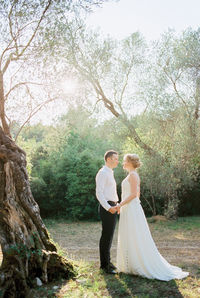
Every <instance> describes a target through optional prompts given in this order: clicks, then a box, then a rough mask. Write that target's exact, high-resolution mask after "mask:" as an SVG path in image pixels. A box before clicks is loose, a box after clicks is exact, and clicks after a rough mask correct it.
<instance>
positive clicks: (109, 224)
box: [99, 201, 117, 268]
mask: <svg viewBox="0 0 200 298" xmlns="http://www.w3.org/2000/svg"><path fill="white" fill-rule="evenodd" d="M108 203H109V204H110V205H111V206H115V205H116V203H115V202H112V201H109V202H108ZM99 214H100V218H101V221H102V233H101V238H100V242H99V251H100V267H101V268H105V267H107V266H108V265H109V263H110V248H111V244H112V239H113V234H114V231H115V225H116V221H117V213H115V214H112V213H110V212H109V211H106V209H104V208H103V207H102V206H101V205H100V208H99Z"/></svg>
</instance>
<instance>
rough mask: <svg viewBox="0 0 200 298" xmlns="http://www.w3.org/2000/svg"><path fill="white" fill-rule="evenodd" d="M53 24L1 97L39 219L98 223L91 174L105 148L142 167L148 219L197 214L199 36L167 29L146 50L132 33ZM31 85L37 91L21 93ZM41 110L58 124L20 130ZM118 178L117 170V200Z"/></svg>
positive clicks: (199, 208)
mask: <svg viewBox="0 0 200 298" xmlns="http://www.w3.org/2000/svg"><path fill="white" fill-rule="evenodd" d="M57 22H58V23H57V26H55V28H52V30H50V31H48V32H45V35H44V36H43V35H42V32H41V36H43V37H44V40H38V42H39V41H40V42H41V41H42V42H41V44H40V43H39V44H38V46H37V49H38V52H37V51H36V52H34V57H33V58H34V59H31V61H30V65H28V64H23V69H22V72H20V76H18V78H17V79H18V81H20V83H19V82H18V83H17V84H16V85H15V86H14V87H12V90H13V91H14V95H12V97H10V92H9V91H8V92H7V97H8V98H9V97H10V99H9V100H8V99H6V105H7V107H8V111H9V113H8V114H7V115H6V116H7V117H8V119H13V120H12V121H10V123H9V124H10V127H11V129H12V134H13V137H14V138H15V139H16V141H17V143H18V144H19V146H21V147H22V148H24V149H25V151H26V152H27V157H28V170H29V175H30V178H31V185H32V191H33V194H34V197H35V199H36V200H37V201H38V203H39V205H40V208H41V213H42V215H43V216H65V217H66V218H69V219H92V218H93V219H96V218H97V205H98V204H97V201H96V199H95V175H96V172H97V170H98V169H99V167H100V166H101V165H102V164H103V158H102V157H103V155H104V152H105V151H106V150H108V149H111V148H113V149H115V150H117V151H119V153H120V157H122V156H123V154H125V153H127V152H135V153H137V154H139V156H140V158H141V160H142V161H143V166H142V167H141V169H140V176H141V180H142V192H141V200H142V203H143V206H144V209H145V212H146V214H147V215H152V214H153V215H155V214H164V215H165V216H167V217H168V218H176V217H177V216H178V215H179V216H180V215H192V214H199V213H200V204H199V181H200V62H199V61H200V29H197V30H192V29H191V28H188V29H187V30H185V31H184V32H182V33H181V34H176V32H175V31H173V30H169V31H168V32H165V33H163V34H162V36H161V37H160V39H159V40H157V41H154V42H151V43H148V44H147V42H146V41H145V39H144V38H143V36H142V35H141V34H140V33H139V32H134V33H133V34H131V35H130V36H128V37H127V38H125V39H123V40H114V39H112V38H110V37H108V38H107V37H105V36H102V35H101V34H100V32H99V31H97V30H95V31H92V30H89V29H88V28H87V26H86V25H85V24H84V20H83V19H79V18H77V17H75V18H74V19H73V20H71V21H69V20H68V18H67V15H65V14H64V15H63V18H62V19H60V20H57ZM47 37H48V38H47ZM41 45H42V46H41ZM40 50H42V53H43V54H42V55H41V53H40ZM9 61H10V60H9ZM24 63H25V62H24ZM19 66H20V65H19ZM19 70H21V66H20V67H19ZM32 77H34V79H36V78H37V80H38V82H37V84H35V83H34V82H33V83H32V82H30V84H29V85H28V87H26V88H25V86H24V82H29V81H32ZM22 78H23V80H22ZM40 82H41V83H40ZM7 86H9V82H8V83H7ZM36 86H37V87H36ZM18 87H19V89H18ZM20 88H22V90H24V89H23V88H25V90H24V93H23V92H21V91H22V90H21V89H20ZM8 90H9V89H8ZM16 98H17V99H18V100H16ZM48 104H49V105H48ZM44 105H45V106H46V113H45V112H44V114H43V117H44V118H45V119H44V120H47V118H48V111H50V110H51V111H52V114H51V117H50V116H49V118H53V116H54V119H56V111H59V113H60V111H62V112H63V116H62V117H61V118H60V119H58V120H57V121H56V120H55V123H54V124H53V125H52V126H42V125H40V124H38V125H36V126H27V123H28V122H29V120H30V118H31V117H33V116H34V115H35V113H36V112H40V110H41V109H42V107H43V106H44ZM19 107H21V109H19ZM16 110H17V111H18V113H16V112H15V111H16ZM43 111H44V110H43ZM64 111H66V112H65V113H64ZM59 113H58V114H59ZM59 115H60V114H59ZM25 116H26V117H25ZM40 117H42V112H41V114H40ZM49 120H50V119H49ZM22 127H24V128H23V129H22V130H21V128H22ZM124 175H125V173H124V172H123V170H122V169H121V167H120V166H119V167H118V168H117V169H116V171H115V176H116V179H117V183H118V191H119V194H120V183H121V180H122V178H123V177H124Z"/></svg>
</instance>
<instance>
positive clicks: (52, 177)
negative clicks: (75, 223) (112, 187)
mask: <svg viewBox="0 0 200 298" xmlns="http://www.w3.org/2000/svg"><path fill="white" fill-rule="evenodd" d="M151 118H152V115H151V114H148V115H146V116H144V115H141V116H136V117H135V118H134V119H133V120H134V121H137V129H138V130H141V131H143V134H144V136H145V134H146V136H145V137H146V138H147V137H149V136H148V134H149V130H148V129H145V127H146V128H147V127H149V126H150V123H151V121H152V119H151ZM153 125H154V126H155V128H154V134H155V135H156V138H157V137H158V139H159V138H162V141H161V143H162V150H163V154H165V155H166V157H165V163H163V164H162V163H160V159H156V158H152V159H149V157H148V156H146V155H145V154H144V153H143V152H142V150H140V149H139V148H138V147H137V146H135V145H134V142H133V140H131V139H130V137H127V131H126V128H124V126H123V125H121V124H120V123H119V122H118V121H117V120H116V119H111V120H106V121H104V122H103V123H101V124H98V122H97V120H95V119H94V118H92V117H90V115H89V114H88V112H87V111H86V110H84V108H82V107H77V108H76V109H71V110H70V111H69V112H68V113H67V114H66V115H65V116H63V117H61V118H60V119H59V120H57V122H56V124H55V125H54V126H44V125H42V124H37V125H34V126H27V127H26V128H25V129H24V130H23V132H22V134H21V135H20V137H19V138H18V144H19V145H20V146H21V147H23V148H24V149H25V150H26V152H27V160H28V171H29V175H30V179H31V188H32V192H33V195H34V198H35V200H36V201H37V202H38V204H39V206H40V210H41V215H42V216H43V217H64V218H66V219H70V220H90V219H91V220H96V219H98V202H97V200H96V198H95V175H96V173H97V171H98V169H99V168H100V167H101V166H102V165H103V164H104V161H103V155H104V152H105V151H106V150H108V149H115V150H118V151H119V153H120V164H119V166H118V168H117V169H116V170H115V177H116V180H117V184H118V192H119V196H120V192H121V186H120V184H121V181H122V179H123V178H124V177H125V175H126V173H125V172H124V171H123V169H122V167H121V162H122V157H123V154H125V153H127V152H136V153H138V154H139V155H140V157H141V159H142V161H143V166H142V167H141V168H140V170H139V172H140V176H141V180H142V183H141V201H142V205H143V207H144V209H145V213H146V215H147V216H151V215H153V214H154V215H155V214H165V215H167V214H168V213H169V212H170V210H171V209H170V210H169V207H167V206H168V205H167V203H168V199H169V198H171V197H172V198H173V195H174V192H175V191H177V194H178V197H176V204H177V205H178V206H175V207H174V206H173V205H172V206H171V207H170V208H173V209H174V208H176V211H177V210H178V211H177V212H178V213H177V212H176V213H177V214H178V215H179V216H184V215H194V214H200V204H199V196H200V186H199V185H200V184H199V182H200V177H199V176H198V172H197V175H196V176H195V175H193V171H192V169H193V168H195V167H196V164H197V162H198V156H196V157H195V156H193V157H192V158H191V159H189V158H188V160H186V161H183V160H182V158H183V150H184V147H183V143H182V144H180V139H179V138H178V137H177V140H176V142H175V143H173V144H170V143H169V142H168V141H166V140H165V138H163V136H162V133H161V131H160V127H159V126H157V125H156V123H154V124H153ZM13 131H14V130H13ZM158 134H159V135H158ZM152 137H153V136H152ZM152 137H151V138H152ZM179 137H181V136H179ZM181 139H182V141H184V142H186V141H187V139H186V138H185V136H183V137H181ZM173 142H174V140H173ZM187 146H189V144H187ZM190 146H191V150H192V144H190ZM184 152H185V151H184ZM188 152H190V147H189V148H188ZM185 163H186V164H185ZM190 170H191V172H190ZM172 214H174V213H173V212H172Z"/></svg>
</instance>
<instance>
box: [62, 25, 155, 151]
mask: <svg viewBox="0 0 200 298" xmlns="http://www.w3.org/2000/svg"><path fill="white" fill-rule="evenodd" d="M75 26H76V27H74V28H73V29H72V27H71V26H68V27H67V30H65V29H64V28H63V30H65V32H66V37H65V40H64V44H63V47H62V48H64V50H63V53H64V54H63V53H62V56H64V58H66V59H67V63H71V65H72V66H73V67H74V68H75V69H76V71H77V73H78V74H79V75H80V76H81V77H82V78H83V79H84V80H85V81H86V82H87V83H88V84H89V85H90V86H91V87H92V89H93V92H94V94H95V95H96V98H97V101H96V103H102V104H103V105H104V107H105V108H106V109H107V110H109V111H110V112H111V113H112V114H113V115H114V116H115V117H116V118H117V119H119V121H121V122H122V123H123V124H124V125H125V126H126V127H127V128H128V132H129V136H130V137H131V138H133V140H134V142H135V143H136V144H137V145H138V146H139V147H141V148H142V149H143V150H144V151H145V152H146V153H147V154H149V155H150V156H159V153H158V152H156V151H155V150H154V148H152V147H150V146H149V144H147V143H146V142H145V141H144V140H143V139H142V137H141V136H140V135H139V133H138V132H137V129H136V125H135V123H134V121H133V118H132V116H133V115H131V113H130V109H131V110H132V111H134V112H135V113H137V110H138V106H139V105H140V106H141V105H142V103H141V102H139V99H138V98H137V100H138V101H136V100H135V99H136V97H137V95H136V92H135V93H134V92H133V90H134V85H137V80H136V75H135V74H136V69H138V68H140V70H141V71H142V68H143V63H144V60H145V41H144V39H143V38H142V36H141V35H140V34H139V33H138V32H135V33H133V34H132V35H131V36H130V37H128V38H126V39H124V40H123V41H121V42H117V41H114V40H112V39H111V38H107V39H103V38H101V36H100V34H99V33H98V32H90V31H89V30H87V29H86V28H85V27H84V25H83V24H81V23H78V22H77V24H76V25H75ZM65 28H66V27H65ZM131 118H132V119H131Z"/></svg>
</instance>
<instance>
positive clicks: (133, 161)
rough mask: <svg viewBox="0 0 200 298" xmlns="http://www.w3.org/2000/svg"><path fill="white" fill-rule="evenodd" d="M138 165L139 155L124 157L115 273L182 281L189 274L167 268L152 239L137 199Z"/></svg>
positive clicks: (169, 266)
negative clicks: (124, 172) (124, 171)
mask: <svg viewBox="0 0 200 298" xmlns="http://www.w3.org/2000/svg"><path fill="white" fill-rule="evenodd" d="M140 164H141V163H140V160H139V157H138V155H136V154H126V155H125V156H124V162H123V168H124V169H125V170H127V171H128V176H127V177H126V178H125V179H124V180H123V181H122V201H121V203H120V204H119V205H118V213H119V212H120V220H119V229H118V244H117V270H118V272H124V273H131V274H135V275H141V276H143V277H146V278H152V279H159V280H163V281H169V280H171V279H182V278H184V277H186V276H188V274H189V273H188V272H184V271H182V269H181V268H179V267H176V266H172V265H170V264H169V263H168V262H167V261H166V260H165V259H164V258H163V257H162V256H161V254H160V253H159V251H158V249H157V247H156V245H155V243H154V241H153V238H152V236H151V233H150V230H149V226H148V224H147V220H146V218H145V215H144V212H143V209H142V207H141V205H140V199H139V197H140V177H139V175H138V173H137V172H136V169H137V168H139V167H140Z"/></svg>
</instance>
